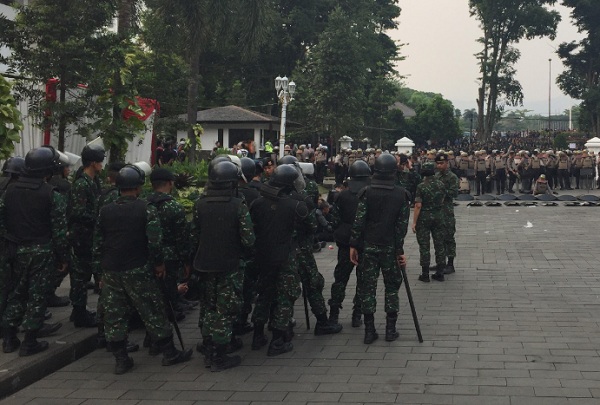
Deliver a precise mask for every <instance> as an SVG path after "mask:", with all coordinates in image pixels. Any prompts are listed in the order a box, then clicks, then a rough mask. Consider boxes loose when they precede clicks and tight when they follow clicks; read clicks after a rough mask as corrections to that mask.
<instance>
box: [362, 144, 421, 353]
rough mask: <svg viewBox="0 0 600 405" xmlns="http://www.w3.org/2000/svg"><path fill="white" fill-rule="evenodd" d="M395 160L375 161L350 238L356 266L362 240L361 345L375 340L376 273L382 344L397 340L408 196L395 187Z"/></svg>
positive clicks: (384, 157) (382, 158)
mask: <svg viewBox="0 0 600 405" xmlns="http://www.w3.org/2000/svg"><path fill="white" fill-rule="evenodd" d="M396 167H397V166H396V159H395V158H394V157H393V156H392V155H390V154H389V153H383V154H381V155H380V156H379V157H378V158H377V160H376V161H375V173H374V174H373V177H372V179H371V185H370V186H369V187H365V188H364V189H363V190H362V191H361V192H360V194H359V202H358V209H357V211H356V217H355V219H354V224H353V225H352V233H351V237H350V258H351V260H352V263H354V264H355V265H358V264H359V255H358V248H359V246H360V241H361V240H364V252H363V254H362V257H360V260H361V262H362V263H361V265H362V266H363V267H362V268H363V271H362V275H361V280H360V281H361V284H362V285H361V286H360V288H359V291H360V301H361V310H362V311H363V314H364V316H365V317H364V319H365V338H364V343H365V344H370V343H373V342H374V341H375V340H376V339H377V338H378V337H379V336H378V335H377V332H376V330H375V318H374V313H375V309H376V306H377V300H376V297H375V294H376V291H377V279H378V278H379V273H380V272H381V273H382V274H383V281H384V285H385V312H386V314H387V316H386V329H385V339H386V341H393V340H395V339H396V338H397V337H398V332H397V331H396V321H397V319H398V310H399V305H400V304H399V300H398V290H399V289H400V285H401V283H402V275H401V272H400V269H399V267H398V266H403V265H405V264H406V258H405V256H404V237H405V236H406V231H407V229H408V218H409V215H410V206H409V196H408V194H407V192H406V190H404V189H403V188H400V187H398V186H396V185H395V183H396V179H395V174H396V170H397V169H396Z"/></svg>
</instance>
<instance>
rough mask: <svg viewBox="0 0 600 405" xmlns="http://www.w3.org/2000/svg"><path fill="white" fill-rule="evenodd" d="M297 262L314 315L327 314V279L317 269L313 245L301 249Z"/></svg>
mask: <svg viewBox="0 0 600 405" xmlns="http://www.w3.org/2000/svg"><path fill="white" fill-rule="evenodd" d="M297 261H298V274H299V275H300V280H301V282H302V285H303V286H304V289H305V290H306V298H307V299H308V302H309V303H310V308H311V310H312V312H313V314H315V315H319V314H325V313H327V307H326V306H325V299H324V298H323V288H324V287H325V278H324V277H323V275H322V274H321V273H320V272H319V269H318V268H317V262H316V261H315V256H314V254H313V247H312V244H311V245H310V247H307V246H302V247H301V248H300V251H299V253H298V257H297Z"/></svg>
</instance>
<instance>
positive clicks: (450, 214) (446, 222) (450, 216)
mask: <svg viewBox="0 0 600 405" xmlns="http://www.w3.org/2000/svg"><path fill="white" fill-rule="evenodd" d="M435 178H436V179H438V180H440V181H441V182H442V183H444V187H445V189H446V197H445V198H444V204H443V207H442V218H443V221H442V223H441V224H440V225H441V226H442V227H443V228H444V229H445V233H444V251H445V253H446V256H447V257H456V240H455V239H454V234H455V233H456V218H455V217H454V199H455V198H456V197H457V196H458V186H459V180H458V177H456V175H455V174H454V173H452V172H451V171H449V170H447V171H445V172H441V171H440V172H437V173H436V174H435Z"/></svg>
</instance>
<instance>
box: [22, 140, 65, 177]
mask: <svg viewBox="0 0 600 405" xmlns="http://www.w3.org/2000/svg"><path fill="white" fill-rule="evenodd" d="M57 160H58V152H57V151H56V149H54V148H53V147H52V146H49V145H44V146H41V147H39V148H35V149H32V150H30V151H29V152H27V155H25V172H26V173H27V174H28V175H32V176H36V177H38V176H39V177H43V176H46V175H49V174H52V171H53V170H54V165H55V162H56V161H57Z"/></svg>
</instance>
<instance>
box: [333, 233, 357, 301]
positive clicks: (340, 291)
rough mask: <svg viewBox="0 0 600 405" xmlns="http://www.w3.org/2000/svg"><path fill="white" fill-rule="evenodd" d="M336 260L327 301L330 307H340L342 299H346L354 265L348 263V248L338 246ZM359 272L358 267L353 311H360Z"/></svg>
mask: <svg viewBox="0 0 600 405" xmlns="http://www.w3.org/2000/svg"><path fill="white" fill-rule="evenodd" d="M361 254H362V252H359V256H360V255H361ZM337 258H338V262H337V264H336V266H335V270H334V271H333V279H334V281H333V284H331V299H330V300H329V305H330V306H341V305H342V303H343V302H344V298H346V286H347V285H348V280H349V279H350V274H352V270H353V269H354V264H353V263H352V262H351V261H350V246H341V245H338V253H337ZM360 272H361V266H358V267H357V268H356V279H357V282H356V292H355V294H354V299H353V300H352V302H353V304H354V309H355V310H359V309H360V302H359V299H358V295H359V293H358V286H359V285H360V281H359V278H360Z"/></svg>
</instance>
